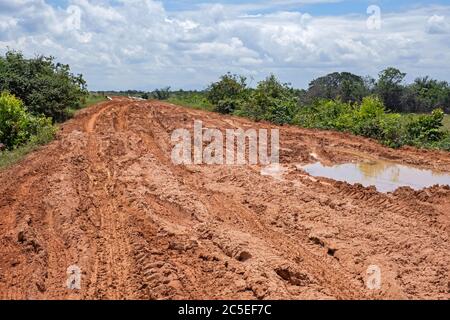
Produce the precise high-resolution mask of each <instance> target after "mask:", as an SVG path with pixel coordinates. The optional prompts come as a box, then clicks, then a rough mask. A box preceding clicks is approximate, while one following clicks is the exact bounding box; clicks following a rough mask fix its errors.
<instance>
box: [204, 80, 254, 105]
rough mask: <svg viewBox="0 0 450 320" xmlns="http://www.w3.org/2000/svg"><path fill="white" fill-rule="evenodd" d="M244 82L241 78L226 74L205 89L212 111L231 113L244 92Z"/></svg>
mask: <svg viewBox="0 0 450 320" xmlns="http://www.w3.org/2000/svg"><path fill="white" fill-rule="evenodd" d="M246 81H247V79H246V78H245V77H243V76H238V75H235V74H231V73H227V74H226V75H223V76H222V77H220V80H219V81H217V82H214V83H212V84H211V85H210V86H209V87H208V89H207V94H206V97H207V99H208V101H209V102H210V103H211V104H212V105H213V106H214V110H215V111H217V112H220V113H224V114H227V113H233V112H234V110H235V109H236V107H237V106H238V102H239V100H240V99H242V98H243V95H244V94H245V92H246V89H247V84H246Z"/></svg>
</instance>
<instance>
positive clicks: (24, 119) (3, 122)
mask: <svg viewBox="0 0 450 320" xmlns="http://www.w3.org/2000/svg"><path fill="white" fill-rule="evenodd" d="M28 122H29V115H28V114H27V112H26V110H25V107H24V106H23V103H22V101H20V100H19V99H17V98H15V97H14V96H12V95H11V94H9V93H6V92H3V93H2V94H1V95H0V143H2V144H3V145H5V146H6V147H7V148H12V147H14V146H16V145H19V144H22V143H23V142H25V141H26V140H27V139H28V138H29V136H28V133H27V130H26V128H27V126H28Z"/></svg>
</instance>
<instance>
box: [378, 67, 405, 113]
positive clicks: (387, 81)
mask: <svg viewBox="0 0 450 320" xmlns="http://www.w3.org/2000/svg"><path fill="white" fill-rule="evenodd" d="M405 77H406V73H403V72H401V71H400V70H398V69H396V68H387V69H385V70H383V71H381V72H380V73H379V78H378V82H377V84H376V93H377V94H378V96H379V97H380V98H381V99H382V100H383V102H384V105H385V106H386V107H387V108H388V109H390V110H393V111H401V110H402V94H403V90H404V86H403V84H402V83H403V80H404V79H405Z"/></svg>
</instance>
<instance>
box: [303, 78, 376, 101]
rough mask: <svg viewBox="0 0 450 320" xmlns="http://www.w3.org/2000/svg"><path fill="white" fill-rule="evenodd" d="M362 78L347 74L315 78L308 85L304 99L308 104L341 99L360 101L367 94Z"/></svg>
mask: <svg viewBox="0 0 450 320" xmlns="http://www.w3.org/2000/svg"><path fill="white" fill-rule="evenodd" d="M368 91H369V89H368V88H367V87H366V81H365V79H364V78H362V77H360V76H357V75H355V74H352V73H349V72H341V73H339V72H334V73H330V74H328V75H326V76H324V77H320V78H317V79H315V80H313V81H312V82H311V83H310V84H309V88H308V93H307V95H306V98H307V100H308V101H306V102H307V103H308V102H311V101H313V100H316V99H341V100H342V101H344V102H357V101H361V100H362V98H363V97H365V96H366V95H367V94H368Z"/></svg>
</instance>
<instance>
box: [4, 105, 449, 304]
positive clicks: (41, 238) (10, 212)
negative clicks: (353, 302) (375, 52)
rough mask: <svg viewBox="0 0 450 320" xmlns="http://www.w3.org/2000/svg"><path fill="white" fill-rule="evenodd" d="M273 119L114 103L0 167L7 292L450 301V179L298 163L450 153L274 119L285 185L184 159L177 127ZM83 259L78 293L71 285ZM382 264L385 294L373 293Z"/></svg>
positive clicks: (425, 163)
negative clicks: (381, 175) (411, 181)
mask: <svg viewBox="0 0 450 320" xmlns="http://www.w3.org/2000/svg"><path fill="white" fill-rule="evenodd" d="M195 119H197V120H202V121H203V124H204V126H205V127H208V128H220V129H225V128H238V127H241V128H247V127H253V128H261V127H264V128H270V125H268V124H261V123H260V124H255V123H253V122H251V121H249V120H246V119H241V118H235V117H228V116H221V115H219V114H215V113H207V112H203V111H197V110H193V109H186V108H181V107H177V106H174V105H171V104H165V103H160V102H147V101H142V102H137V101H131V100H128V99H114V100H113V101H107V102H104V103H101V104H98V105H96V106H93V107H91V108H89V109H86V110H83V111H81V113H79V114H78V116H77V117H76V118H75V119H73V120H71V121H69V122H67V123H66V124H64V125H63V126H62V128H61V132H60V134H59V137H58V139H57V140H56V141H54V142H53V143H51V144H49V145H47V146H45V147H42V148H41V149H40V150H38V151H36V152H34V153H33V154H31V155H29V156H28V157H27V158H26V159H25V160H23V161H22V162H20V163H19V164H17V165H15V166H14V167H11V168H9V169H7V170H4V171H2V172H0V295H1V296H0V298H2V299H181V298H183V299H219V298H225V299H229V298H237V299H373V298H375V299H387V298H408V299H431V298H438V299H449V298H450V284H449V267H448V266H449V258H448V254H449V252H450V246H449V230H450V188H448V187H437V186H436V187H432V188H429V189H426V190H423V191H420V192H417V191H413V190H411V189H408V188H404V189H400V190H398V191H396V192H395V193H391V194H383V193H378V192H377V191H376V190H374V189H370V188H364V187H362V186H351V185H349V184H346V183H340V182H335V181H332V180H327V179H322V178H320V179H317V178H316V179H314V178H312V177H310V176H309V175H307V174H306V173H305V172H303V171H301V170H297V169H296V165H297V164H302V163H303V164H305V163H310V162H313V161H314V159H313V158H312V156H311V153H313V154H316V156H317V157H318V158H319V159H320V160H321V161H323V162H325V163H327V162H328V163H335V162H341V161H348V160H363V159H385V160H390V161H394V162H398V163H403V164H411V165H415V166H418V167H423V168H434V169H440V170H444V171H447V172H450V153H445V152H432V151H420V150H416V149H413V148H406V149H402V150H392V149H388V148H384V147H381V146H380V145H379V144H377V143H376V142H373V141H370V140H367V139H363V138H357V137H354V136H350V135H345V134H339V133H333V132H324V131H315V130H303V129H299V128H295V127H281V128H280V135H281V136H280V143H281V148H282V152H281V162H282V164H283V165H284V166H285V167H286V168H287V169H288V171H287V172H286V174H285V175H284V177H283V179H282V180H279V179H274V178H273V177H271V176H262V175H261V174H260V169H261V167H259V166H217V165H187V166H176V165H174V164H173V163H172V161H171V158H170V154H171V149H172V144H171V141H170V136H171V133H172V131H173V130H174V129H177V128H187V129H191V128H192V126H193V123H194V120H195ZM73 265H75V266H78V267H79V268H80V271H81V274H80V278H81V283H80V285H81V289H80V290H71V289H68V288H67V286H66V280H67V279H68V278H69V276H70V275H69V274H67V268H68V267H69V266H73ZM369 265H377V266H379V267H380V270H381V276H382V278H381V279H382V285H381V289H380V290H369V289H367V287H366V283H365V281H366V276H367V274H366V272H367V268H368V266H369Z"/></svg>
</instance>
